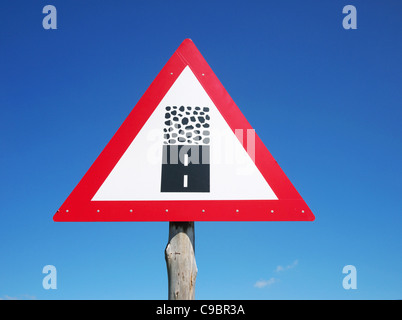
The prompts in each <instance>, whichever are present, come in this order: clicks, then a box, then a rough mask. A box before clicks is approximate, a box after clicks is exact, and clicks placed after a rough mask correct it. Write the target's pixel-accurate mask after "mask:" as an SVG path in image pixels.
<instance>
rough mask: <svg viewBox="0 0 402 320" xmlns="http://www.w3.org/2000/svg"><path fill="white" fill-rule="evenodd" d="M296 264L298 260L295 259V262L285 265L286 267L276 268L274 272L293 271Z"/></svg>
mask: <svg viewBox="0 0 402 320" xmlns="http://www.w3.org/2000/svg"><path fill="white" fill-rule="evenodd" d="M298 264H299V260H297V259H296V260H295V261H293V262H292V263H291V264H289V265H287V266H286V267H282V266H277V267H276V269H275V272H282V271H285V270H289V269H293V268H294V267H296V266H297V265H298Z"/></svg>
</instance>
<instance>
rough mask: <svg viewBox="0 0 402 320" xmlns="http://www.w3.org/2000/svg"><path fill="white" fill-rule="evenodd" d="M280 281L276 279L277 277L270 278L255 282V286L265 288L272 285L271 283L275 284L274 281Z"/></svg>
mask: <svg viewBox="0 0 402 320" xmlns="http://www.w3.org/2000/svg"><path fill="white" fill-rule="evenodd" d="M278 281H279V279H276V278H270V279H268V280H258V281H257V282H256V283H255V284H254V287H256V288H259V289H261V288H264V287H266V286H271V285H273V284H274V283H276V282H278Z"/></svg>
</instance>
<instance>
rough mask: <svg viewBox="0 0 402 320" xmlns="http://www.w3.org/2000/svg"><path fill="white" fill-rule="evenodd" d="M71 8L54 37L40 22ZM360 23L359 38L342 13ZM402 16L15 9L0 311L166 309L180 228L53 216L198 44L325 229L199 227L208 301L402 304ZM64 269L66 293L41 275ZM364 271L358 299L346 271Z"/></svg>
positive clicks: (306, 225)
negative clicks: (162, 76)
mask: <svg viewBox="0 0 402 320" xmlns="http://www.w3.org/2000/svg"><path fill="white" fill-rule="evenodd" d="M47 4H52V5H54V6H55V7H56V8H57V13H58V16H57V18H58V20H57V27H58V28H57V30H44V29H43V27H42V19H43V18H44V16H45V15H44V14H42V8H43V7H44V6H45V5H47ZM347 4H353V5H355V6H356V8H357V26H358V28H357V29H356V30H345V29H343V27H342V20H343V17H344V16H345V15H344V14H342V8H343V7H344V6H345V5H347ZM401 9H402V4H401V3H399V2H397V1H385V2H384V1H379V0H375V1H374V0H371V1H353V2H345V1H338V0H337V1H296V0H294V1H290V0H286V1H280V2H278V1H233V0H232V1H197V2H195V1H75V0H72V1H59V0H50V1H19V2H17V3H16V2H13V1H3V2H2V3H1V5H0V46H1V50H0V122H1V126H0V150H1V153H0V181H1V183H0V299H12V298H16V299H166V298H167V272H166V266H165V261H164V248H165V245H166V243H167V240H168V239H167V238H168V223H167V222H152V223H151V222H146V223H139V222H133V223H55V222H53V220H52V216H53V214H54V213H55V211H56V210H57V209H58V208H59V207H60V205H61V204H62V203H63V201H64V200H65V198H66V197H67V196H68V195H69V193H70V192H71V191H72V190H73V188H74V187H75V185H76V184H77V183H78V182H79V180H80V179H81V177H82V176H83V175H84V174H85V172H86V171H87V170H88V168H89V167H90V165H91V164H92V163H93V161H94V160H95V159H96V157H97V156H98V155H99V153H100V152H101V151H102V149H103V148H104V146H105V145H106V144H107V142H108V141H109V140H110V138H111V137H112V136H113V134H114V133H115V132H116V130H117V129H118V128H119V126H120V124H121V123H122V122H123V121H124V119H125V118H126V116H127V115H128V114H129V112H130V111H131V109H132V108H133V107H134V105H135V104H136V102H137V101H138V100H139V98H140V97H141V96H142V94H143V93H144V92H145V90H146V89H147V87H148V86H149V84H150V83H151V82H152V80H153V79H154V78H155V76H156V75H157V74H158V72H159V71H160V69H161V68H162V67H163V65H164V64H165V63H166V62H167V60H168V59H169V58H170V56H171V55H172V54H173V52H174V51H175V50H176V48H177V47H178V46H179V45H180V43H181V42H182V41H183V40H184V39H185V38H191V39H192V40H193V41H194V43H195V44H196V46H197V47H198V49H199V50H200V51H201V53H202V54H203V56H204V57H205V59H206V60H207V62H208V63H209V65H210V66H211V68H212V69H213V70H214V72H215V73H216V75H217V76H218V78H219V79H220V81H221V82H222V84H223V85H224V86H225V88H226V89H227V91H228V92H229V94H230V95H231V97H232V98H233V100H234V101H235V102H236V104H237V105H238V106H239V107H240V109H241V110H242V112H243V114H244V115H245V116H246V118H247V119H248V120H249V122H250V123H251V125H252V126H253V127H254V129H255V130H256V132H257V134H258V135H259V136H260V138H261V139H262V141H263V142H264V143H265V145H266V146H267V147H268V149H269V150H270V152H271V153H272V155H273V156H274V157H275V159H276V160H277V161H278V163H279V164H280V166H281V167H282V169H283V170H284V171H285V173H286V174H287V176H288V177H289V179H290V180H291V181H292V183H293V184H294V185H295V187H296V188H297V189H298V191H299V193H300V194H301V195H302V197H303V198H304V199H305V201H306V202H307V203H308V205H309V206H310V208H311V209H312V211H313V213H314V214H315V216H316V220H315V221H314V222H197V223H196V224H195V228H196V230H195V231H196V259H197V265H198V269H199V273H198V276H197V283H196V298H197V299H401V298H402V272H401V271H402V241H401V240H402V237H401V229H402V218H401V215H402V196H401V193H402V182H401V180H402V179H401V178H402V169H401V163H402V127H401V119H402V108H401V107H402V77H401V74H402V63H401V56H402V42H401V36H402V20H401V19H400V12H401ZM48 264H51V265H54V266H55V267H56V268H57V274H58V278H57V280H58V281H57V286H58V288H57V290H45V289H43V287H42V279H43V277H44V276H45V275H44V274H42V268H43V267H44V266H45V265H48ZM345 265H354V266H355V267H356V269H357V289H356V290H345V289H343V287H342V280H343V277H344V276H345V275H344V274H342V268H343V267H344V266H345Z"/></svg>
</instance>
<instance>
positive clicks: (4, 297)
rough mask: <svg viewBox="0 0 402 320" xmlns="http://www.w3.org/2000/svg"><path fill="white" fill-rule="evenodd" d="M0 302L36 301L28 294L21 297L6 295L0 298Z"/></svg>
mask: <svg viewBox="0 0 402 320" xmlns="http://www.w3.org/2000/svg"><path fill="white" fill-rule="evenodd" d="M0 300H36V297H35V296H31V295H29V294H23V295H22V296H21V297H10V296H8V295H4V296H2V297H0Z"/></svg>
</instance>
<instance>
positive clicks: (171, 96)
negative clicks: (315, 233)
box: [53, 39, 314, 221]
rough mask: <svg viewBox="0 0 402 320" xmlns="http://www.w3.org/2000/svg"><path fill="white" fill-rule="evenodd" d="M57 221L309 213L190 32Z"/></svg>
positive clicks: (296, 216) (277, 217) (266, 217)
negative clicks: (188, 37) (191, 38)
mask: <svg viewBox="0 0 402 320" xmlns="http://www.w3.org/2000/svg"><path fill="white" fill-rule="evenodd" d="M53 219H54V221H312V220H314V215H313V213H312V212H311V210H310V209H309V208H308V206H307V205H306V203H305V202H304V200H303V199H302V198H301V196H300V195H299V193H298V192H297V191H296V189H295V188H294V187H293V185H292V184H291V182H290V181H289V179H288V178H287V177H286V175H285V174H284V173H283V171H282V169H281V168H280V167H279V165H278V164H277V162H276V161H275V159H274V158H273V157H272V155H271V154H270V152H269V151H268V149H267V148H266V147H265V146H264V144H263V143H262V141H261V140H260V139H259V138H258V136H257V134H255V132H254V130H253V129H252V127H251V126H250V124H249V123H248V122H247V120H246V118H245V117H244V116H243V114H242V113H241V112H240V110H239V108H238V107H237V106H236V104H235V103H234V102H233V100H232V99H231V97H230V96H229V94H228V93H227V92H226V90H225V89H224V87H223V86H222V84H221V83H220V82H219V80H218V78H217V77H216V75H215V74H214V73H213V71H212V70H211V68H210V67H209V66H208V64H207V62H206V61H205V60H204V58H203V57H202V55H201V54H200V52H199V51H198V50H197V48H196V47H195V45H194V43H193V42H192V41H191V40H190V39H186V40H184V41H183V43H182V44H181V45H180V47H179V48H178V49H177V50H176V52H175V53H174V54H173V56H172V57H171V58H170V60H169V61H168V62H167V63H166V65H165V66H164V67H163V69H162V70H161V71H160V73H159V74H158V76H157V77H156V78H155V80H154V81H153V82H152V84H151V85H150V87H149V88H148V90H147V91H146V92H145V94H144V95H143V96H142V98H141V99H140V100H139V101H138V103H137V105H136V106H135V107H134V109H133V110H132V111H131V113H130V114H129V116H128V117H127V119H126V120H125V121H124V123H123V124H122V125H121V127H120V128H119V130H118V131H117V132H116V134H115V135H114V136H113V138H112V139H111V140H110V142H109V143H108V144H107V146H106V147H105V149H104V150H103V151H102V153H101V154H100V155H99V157H98V158H97V159H96V160H95V162H94V163H93V165H92V166H91V167H90V169H89V170H88V172H87V173H86V174H85V176H84V177H83V178H82V180H81V181H80V182H79V184H78V185H77V186H76V188H75V189H74V190H73V192H72V193H71V194H70V196H69V197H68V198H67V200H66V201H65V202H64V203H63V205H62V206H61V207H60V209H59V210H58V211H57V213H56V214H55V215H54V217H53Z"/></svg>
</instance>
